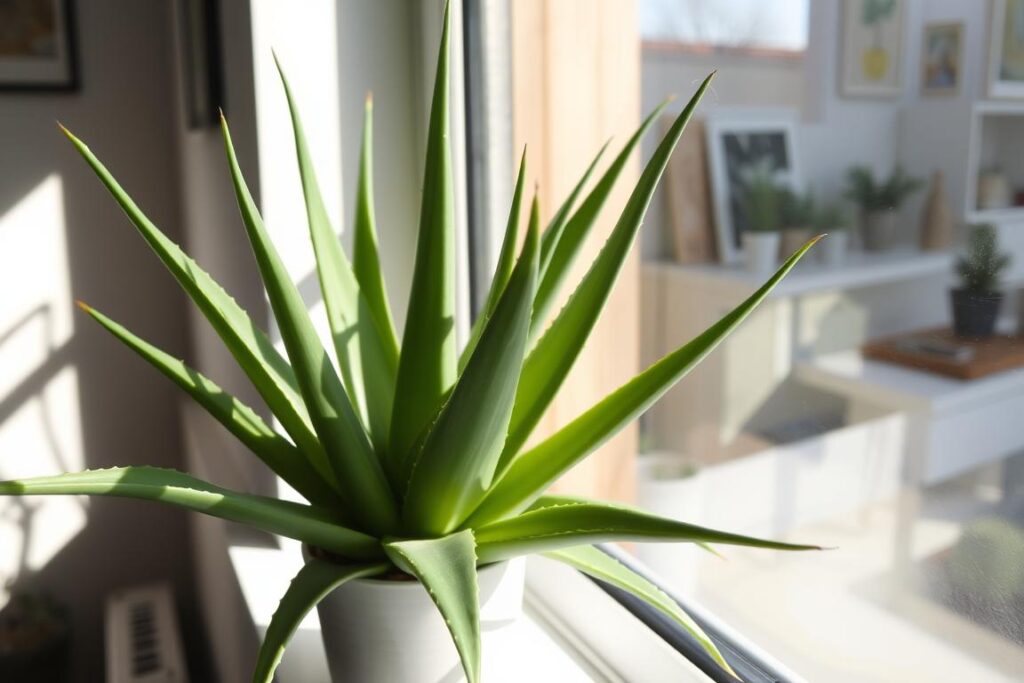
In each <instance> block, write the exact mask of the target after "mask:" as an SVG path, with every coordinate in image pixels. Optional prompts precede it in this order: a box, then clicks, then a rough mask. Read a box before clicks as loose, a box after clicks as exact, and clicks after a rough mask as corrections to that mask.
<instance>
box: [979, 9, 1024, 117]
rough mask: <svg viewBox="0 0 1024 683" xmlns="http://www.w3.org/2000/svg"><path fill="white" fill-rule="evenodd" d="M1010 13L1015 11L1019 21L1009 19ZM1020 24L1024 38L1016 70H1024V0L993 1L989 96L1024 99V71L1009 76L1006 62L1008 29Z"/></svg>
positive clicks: (1019, 41) (1018, 48) (1020, 34)
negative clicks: (1008, 20) (1009, 20)
mask: <svg viewBox="0 0 1024 683" xmlns="http://www.w3.org/2000/svg"><path fill="white" fill-rule="evenodd" d="M1008 12H1010V13H1013V15H1014V16H1015V17H1016V20H1015V21H1013V22H1007V21H1006V19H1007V14H1008ZM1008 24H1009V25H1010V26H1009V28H1012V27H1013V26H1016V31H1015V32H1016V33H1017V34H1018V35H1019V37H1020V40H1018V41H1017V43H1018V45H1017V51H1015V54H1014V57H1015V60H1014V61H1015V64H1014V66H1015V70H1016V71H1018V72H1020V71H1021V69H1024V54H1022V52H1021V51H1020V50H1022V49H1024V2H1022V0H992V3H991V5H990V16H989V35H988V37H989V40H988V44H989V52H988V68H987V75H988V78H987V82H988V88H987V90H988V96H989V97H991V98H995V99H1024V72H1022V73H1019V74H1018V75H1019V77H1015V78H1008V77H1007V69H1006V61H1007V59H1006V58H1007V54H1006V53H1007V50H1008V49H1010V48H1009V47H1008V46H1007V45H1006V40H1005V38H1006V31H1007V29H1008Z"/></svg>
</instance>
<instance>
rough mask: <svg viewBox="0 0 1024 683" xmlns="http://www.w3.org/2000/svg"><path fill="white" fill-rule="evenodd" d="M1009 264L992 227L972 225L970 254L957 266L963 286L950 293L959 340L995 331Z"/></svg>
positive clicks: (976, 337) (954, 328)
mask: <svg viewBox="0 0 1024 683" xmlns="http://www.w3.org/2000/svg"><path fill="white" fill-rule="evenodd" d="M1009 265H1010V256H1009V255H1008V254H1003V253H1000V252H999V248H998V245H997V244H996V231H995V228H993V227H992V226H991V225H987V224H981V225H974V226H971V228H970V231H969V232H968V234H967V253H966V254H965V255H964V256H962V257H960V259H959V260H958V261H957V264H956V272H957V275H959V276H960V287H958V288H956V289H954V290H952V291H951V292H950V298H951V301H952V304H953V332H954V333H955V334H956V335H957V336H958V337H968V338H972V339H984V338H986V337H991V336H992V332H993V331H994V330H995V326H996V317H997V316H998V315H999V306H1000V304H1002V301H1003V294H1002V292H1000V291H999V274H1000V273H1001V272H1002V271H1003V270H1005V269H1006V267H1007V266H1009Z"/></svg>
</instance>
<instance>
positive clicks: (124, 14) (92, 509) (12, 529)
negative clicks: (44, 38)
mask: <svg viewBox="0 0 1024 683" xmlns="http://www.w3.org/2000/svg"><path fill="white" fill-rule="evenodd" d="M76 6H77V8H78V35H79V44H80V54H79V59H80V66H81V72H82V85H81V90H80V91H79V92H77V93H66V94H13V93H6V92H5V93H0V150H3V152H2V154H0V257H2V261H3V266H2V267H0V291H2V292H3V294H2V296H0V478H4V479H6V478H9V477H14V476H28V475H40V474H50V473H56V472H59V471H64V470H76V469H79V468H81V467H83V466H85V467H93V468H96V467H110V466H114V465H124V464H149V465H160V466H166V467H181V466H182V458H181V454H180V446H181V441H180V436H179V430H178V414H177V407H176V406H177V404H176V401H177V394H176V391H177V390H176V389H175V388H174V387H173V386H172V385H170V383H168V382H167V381H166V380H164V379H163V378H162V377H160V376H158V375H157V373H156V372H155V371H153V370H152V369H151V368H150V367H149V366H148V365H146V364H145V363H144V362H143V361H141V360H139V359H138V358H136V357H135V356H134V355H133V354H132V353H131V352H130V351H128V350H127V349H125V348H124V347H122V346H121V345H120V344H119V343H118V342H117V341H115V340H114V339H112V338H111V337H110V336H109V334H108V333H106V332H105V331H103V330H102V329H101V328H100V327H99V326H97V325H96V324H95V323H92V322H91V321H89V320H88V319H87V318H86V317H85V316H84V315H83V314H81V313H79V312H78V311H77V310H76V309H75V308H74V306H73V300H74V299H75V298H81V299H84V300H86V301H88V302H90V303H92V304H93V305H95V306H96V307H97V308H99V309H100V310H103V311H105V312H107V313H109V314H110V315H111V316H113V317H114V318H116V319H118V320H121V321H123V322H125V323H126V324H128V325H129V326H131V327H132V329H134V330H136V331H137V332H138V333H140V334H141V335H143V336H145V337H146V338H148V339H150V340H152V341H153V342H155V343H157V344H159V345H160V346H162V347H164V348H166V349H168V350H169V351H171V352H172V353H175V354H178V355H182V354H183V351H184V348H185V345H186V335H185V332H184V330H185V315H184V311H185V308H184V303H183V302H184V300H183V297H182V296H181V294H180V293H179V292H178V290H177V287H176V285H175V284H174V283H173V281H172V280H171V279H170V278H169V277H168V275H167V274H166V272H165V271H164V269H163V268H162V266H160V264H159V263H158V261H157V260H156V259H155V258H154V257H153V255H152V253H151V252H150V251H149V249H148V247H147V246H146V245H145V243H144V242H143V241H142V240H141V239H140V238H139V237H138V236H137V235H136V234H135V231H134V229H133V228H132V227H131V225H130V224H129V223H128V221H127V220H126V219H125V218H124V216H123V214H122V213H121V211H120V209H119V208H118V207H117V206H116V205H115V204H114V202H113V201H112V199H111V198H110V197H109V195H108V194H107V192H106V190H105V189H104V188H103V187H102V185H101V184H100V183H99V182H98V181H97V180H96V178H95V177H94V175H93V173H92V172H91V171H90V170H89V169H88V167H87V166H86V165H85V163H84V162H83V161H82V160H81V159H80V158H79V157H78V155H77V153H76V152H75V151H74V149H73V148H72V147H71V145H70V144H69V143H68V142H67V141H66V140H65V139H64V138H63V136H61V135H60V133H59V132H58V131H57V130H56V127H55V125H54V121H55V120H57V119H59V120H61V121H63V122H64V123H65V124H66V125H67V126H68V127H69V128H71V129H72V130H73V131H75V132H76V133H78V134H79V135H80V136H81V137H82V138H84V139H85V140H86V141H87V142H89V143H90V144H91V146H92V148H93V150H94V151H95V152H96V153H97V154H98V155H99V156H100V157H101V158H102V159H103V160H104V161H105V162H106V163H107V164H108V165H109V167H110V168H111V169H112V171H113V172H114V173H115V174H116V175H117V176H118V177H119V178H121V180H122V181H123V183H124V185H125V186H126V187H127V189H128V190H129V191H130V192H132V193H133V194H134V196H135V198H136V199H137V200H138V202H139V204H140V205H141V206H142V207H144V208H145V210H146V211H147V212H148V213H149V214H150V215H151V217H152V218H153V219H154V220H155V221H156V222H158V223H159V224H160V225H161V226H163V227H164V228H165V229H166V231H167V232H168V234H169V235H170V236H171V237H172V238H174V239H180V238H181V234H180V231H179V219H180V215H179V211H178V207H177V187H178V182H177V175H176V170H177V169H176V154H175V148H174V130H175V127H174V121H175V118H174V117H175V108H176V106H177V103H176V101H175V99H174V92H175V91H174V87H173V55H172V50H171V48H172V42H171V32H170V30H169V26H170V24H171V7H172V4H171V3H149V2H145V3H143V2H136V1H134V0H105V1H104V2H88V3H85V2H79V3H76ZM186 524H187V522H186V516H185V514H184V513H181V512H179V511H175V510H171V509H168V508H165V507H162V506H159V505H154V504H152V503H145V502H136V501H123V500H114V499H93V500H85V499H63V500H58V499H52V500H47V499H44V498H33V499H27V500H25V501H17V500H14V499H4V500H2V501H0V584H2V583H3V582H5V581H7V580H13V581H14V582H15V584H14V585H15V586H16V587H17V588H21V589H45V590H47V591H49V592H50V593H52V594H53V595H54V596H55V597H57V598H58V599H59V600H61V601H63V602H65V603H67V604H68V605H69V606H70V607H71V610H72V617H73V628H74V632H73V636H72V643H73V672H74V674H73V676H72V679H71V680H74V681H88V682H94V681H99V680H102V676H103V674H102V671H103V668H102V666H103V664H102V662H103V651H102V629H101V625H102V618H103V616H102V615H103V612H102V608H103V601H104V598H105V596H106V594H107V593H108V592H109V591H111V590H113V589H115V588H117V587H120V586H124V585H126V584H132V583H137V582H142V581H149V580H154V579H168V580H170V581H171V582H172V583H173V584H174V585H175V586H176V588H177V589H178V592H179V598H181V601H182V604H183V606H184V607H185V610H186V616H187V619H186V622H185V624H186V627H187V628H188V634H189V636H190V639H191V640H193V641H194V640H197V638H196V636H197V635H198V633H197V631H196V629H195V628H194V626H195V624H194V621H193V620H192V612H193V609H192V595H191V582H190V578H189V555H190V550H189V546H188V544H187V542H186V531H187V527H186ZM115 558H116V559H115ZM0 602H2V599H0ZM189 644H190V645H192V644H194V643H191V642H190V643H189ZM199 644H202V643H201V640H200V643H199Z"/></svg>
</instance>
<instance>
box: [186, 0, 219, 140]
mask: <svg viewBox="0 0 1024 683" xmlns="http://www.w3.org/2000/svg"><path fill="white" fill-rule="evenodd" d="M178 36H179V40H178V51H179V56H180V59H181V74H182V82H181V85H182V89H183V92H182V104H183V106H184V112H183V113H184V121H185V125H186V126H187V127H188V128H189V129H191V130H197V129H201V128H210V127H213V126H216V125H218V122H219V119H220V110H221V108H222V107H223V106H224V103H223V100H224V77H223V72H222V61H223V60H222V58H221V42H220V2H219V0H178Z"/></svg>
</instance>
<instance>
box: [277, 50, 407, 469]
mask: <svg viewBox="0 0 1024 683" xmlns="http://www.w3.org/2000/svg"><path fill="white" fill-rule="evenodd" d="M275 59H276V57H275ZM277 67H278V73H279V74H280V76H281V83H282V84H283V86H284V91H285V95H286V96H287V99H288V107H289V110H290V112H291V118H292V129H293V132H294V137H295V154H296V157H297V159H298V164H299V175H300V177H301V178H302V191H303V197H304V199H305V202H306V215H307V217H308V220H309V235H310V238H311V240H312V242H313V250H314V253H315V254H316V264H317V276H318V278H319V281H320V290H321V292H322V293H323V297H324V307H325V308H326V310H327V320H328V322H329V324H330V327H331V336H332V338H333V341H334V349H335V353H336V355H337V358H338V367H339V368H340V370H341V374H342V378H343V380H344V383H345V389H346V390H347V393H348V397H349V400H350V401H351V403H352V405H353V408H354V409H355V410H356V412H357V413H358V414H359V416H360V419H361V421H362V424H364V425H365V426H366V428H367V429H369V432H370V437H371V440H372V441H373V444H374V446H375V447H376V449H377V450H378V451H380V452H384V449H385V448H386V446H387V439H388V432H389V429H390V423H391V406H392V403H393V402H394V388H395V376H396V374H397V372H398V345H397V342H396V341H395V338H394V335H393V331H392V335H391V336H390V337H388V335H387V334H386V333H385V332H384V331H385V330H387V329H388V328H387V327H382V326H381V325H380V324H379V322H378V319H377V318H378V315H383V314H379V313H378V312H376V311H375V310H374V306H373V305H371V303H370V301H369V300H368V298H367V297H366V296H365V295H364V293H363V291H362V289H361V286H360V283H359V282H358V280H357V277H356V273H355V271H354V270H353V268H352V265H351V264H350V263H349V260H348V257H347V256H345V251H344V250H343V249H342V247H341V242H340V241H339V240H338V236H337V234H336V233H335V232H334V228H333V227H332V226H331V221H330V218H329V217H328V216H327V209H326V208H325V206H324V200H323V196H322V194H321V192H320V185H319V183H318V181H317V178H316V171H315V169H314V168H313V161H312V159H311V158H310V155H309V146H308V144H307V142H306V134H305V132H304V130H303V127H302V119H301V117H300V116H299V109H298V105H297V103H296V101H295V98H294V96H293V94H292V90H291V87H290V86H289V84H288V79H287V78H286V76H285V73H284V70H283V69H282V68H281V64H280V63H279V62H278V63H277ZM367 130H368V129H367ZM367 144H368V140H365V139H364V146H366V145H367ZM369 153H370V152H369V150H367V149H364V156H365V155H366V154H369ZM367 163H368V161H367V160H366V159H364V162H363V164H364V167H361V170H360V192H359V199H358V200H357V207H356V232H357V234H358V233H365V232H366V231H367V230H372V225H371V226H370V227H369V228H368V227H366V226H365V225H364V223H365V222H366V221H367V220H369V221H372V219H373V216H372V202H371V201H370V200H369V198H368V197H366V196H365V195H366V194H367V193H368V192H369V191H370V189H369V185H368V184H367V182H368V181H367V180H366V179H365V178H364V177H363V173H364V171H365V170H366V169H365V165H366V164H367ZM365 241H366V237H365V235H364V236H363V237H361V238H360V242H361V243H362V246H361V250H360V251H361V253H362V254H363V261H364V262H365V261H367V260H368V259H369V257H368V256H366V254H365V252H366V250H367V249H369V248H370V247H368V246H367V245H366V243H365ZM374 255H376V250H375V247H374ZM364 265H365V264H364ZM378 275H379V271H378ZM271 301H273V299H272V300H271ZM275 312H276V309H275Z"/></svg>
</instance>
